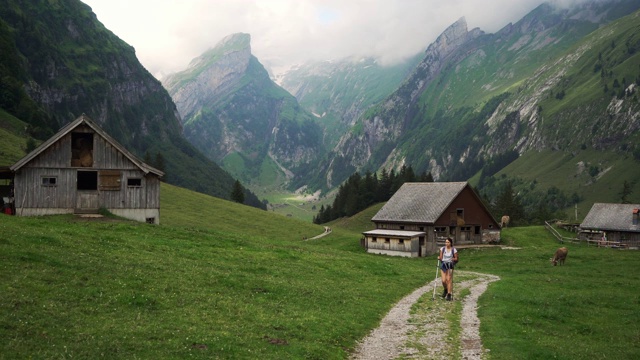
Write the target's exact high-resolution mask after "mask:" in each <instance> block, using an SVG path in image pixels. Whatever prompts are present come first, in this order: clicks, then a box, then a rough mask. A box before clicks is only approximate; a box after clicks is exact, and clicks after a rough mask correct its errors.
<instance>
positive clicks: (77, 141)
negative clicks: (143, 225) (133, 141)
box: [10, 114, 164, 224]
mask: <svg viewBox="0 0 640 360" xmlns="http://www.w3.org/2000/svg"><path fill="white" fill-rule="evenodd" d="M10 169H11V171H13V172H14V184H13V187H14V189H13V191H14V196H15V198H14V199H15V214H16V215H18V216H34V215H52V214H69V213H97V212H98V211H99V209H101V208H104V209H106V210H108V211H109V212H111V213H113V214H115V215H118V216H121V217H124V218H128V219H132V220H136V221H142V222H147V223H153V224H159V223H160V178H161V177H162V176H163V175H164V174H163V172H162V171H160V170H157V169H155V168H153V167H151V166H149V165H147V164H145V163H144V162H142V161H140V160H139V159H138V158H136V157H135V156H134V155H133V154H131V153H130V152H129V151H127V150H126V149H125V148H124V147H122V145H120V144H118V143H117V142H116V141H115V140H114V139H113V138H111V137H110V136H109V135H108V134H107V133H105V132H104V131H103V130H102V129H101V128H100V127H99V126H98V125H97V124H96V123H94V122H93V121H92V120H91V119H89V117H88V116H86V115H84V114H83V115H82V116H80V117H78V118H77V119H76V120H74V121H73V122H71V123H69V124H67V125H66V126H64V127H63V128H62V129H60V131H59V132H58V133H57V134H55V135H54V136H53V137H51V138H50V139H49V140H47V141H45V142H44V143H42V144H41V145H40V146H39V147H38V148H36V149H35V150H33V151H32V152H30V153H29V154H27V155H26V156H25V157H24V158H22V159H20V160H19V161H18V162H17V163H15V164H14V165H13V166H11V167H10Z"/></svg>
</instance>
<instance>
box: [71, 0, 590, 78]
mask: <svg viewBox="0 0 640 360" xmlns="http://www.w3.org/2000/svg"><path fill="white" fill-rule="evenodd" d="M82 1H83V2H85V3H86V4H88V5H89V6H91V8H92V9H93V12H94V13H96V15H97V16H98V20H99V21H100V22H102V23H103V24H104V25H105V26H106V27H107V28H108V29H110V30H111V31H113V32H114V33H115V34H116V35H117V36H119V37H120V38H121V39H122V40H124V41H125V42H127V43H128V44H129V45H132V46H133V47H134V48H135V49H136V54H137V56H138V59H139V60H140V62H141V63H142V64H143V65H144V66H145V67H146V68H147V70H149V71H150V72H151V73H152V74H153V75H155V76H156V77H157V78H162V77H163V76H164V75H166V74H170V73H173V72H177V71H181V70H184V69H185V68H186V67H187V65H188V64H189V62H190V61H191V59H193V58H195V57H197V56H199V55H200V54H202V53H203V52H204V51H206V50H207V49H209V48H212V47H214V46H215V45H216V44H217V43H218V42H219V41H220V40H221V39H222V38H224V37H226V36H228V35H230V34H233V33H238V32H244V33H249V34H251V49H252V53H253V54H254V55H255V56H256V57H257V58H258V60H260V62H262V63H263V64H264V65H265V66H267V67H270V68H272V69H273V70H274V71H275V72H279V71H281V69H283V68H285V67H286V66H289V65H292V64H296V63H302V62H304V61H307V60H328V59H338V58H343V57H347V56H351V55H356V56H365V55H366V56H375V57H377V58H379V59H380V60H381V61H382V62H394V61H398V60H399V59H403V58H406V57H408V56H411V55H414V54H416V53H418V52H419V51H422V50H424V49H426V48H427V46H428V45H429V44H430V43H431V42H433V41H434V40H435V39H436V37H437V36H438V35H439V34H440V33H442V31H443V30H445V29H446V28H447V27H448V26H449V25H451V24H452V23H454V22H455V21H457V20H458V19H460V18H461V17H465V18H466V20H467V25H468V27H469V29H472V28H476V27H479V28H480V29H482V30H483V31H485V32H487V33H494V32H496V31H498V30H500V29H501V28H502V27H504V26H505V25H507V24H508V23H510V22H516V21H518V20H519V19H520V18H522V17H523V16H524V15H526V14H527V13H528V12H529V11H531V10H532V9H534V8H535V7H536V6H538V5H539V4H540V3H542V0H253V1H249V0H82ZM563 1H565V2H566V1H571V2H574V1H578V0H563Z"/></svg>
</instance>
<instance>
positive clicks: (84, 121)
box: [10, 114, 164, 177]
mask: <svg viewBox="0 0 640 360" xmlns="http://www.w3.org/2000/svg"><path fill="white" fill-rule="evenodd" d="M82 124H85V125H87V126H89V127H90V128H91V129H93V131H95V132H96V133H97V134H98V135H100V136H102V137H103V138H104V139H105V140H106V141H107V142H109V143H110V144H111V145H113V146H114V147H115V148H116V149H118V151H120V152H121V153H122V154H123V155H124V156H125V157H126V158H127V159H129V160H130V161H131V162H132V163H134V164H135V165H136V166H137V167H138V168H139V169H140V170H142V171H143V172H144V173H145V174H148V173H152V174H155V175H158V176H160V177H162V176H163V175H164V173H163V172H162V171H160V170H158V169H156V168H154V167H152V166H150V165H148V164H146V163H144V162H142V161H141V160H140V159H138V158H137V157H136V156H135V155H133V154H132V153H130V152H129V151H128V150H127V149H125V148H124V146H122V145H120V144H119V143H118V142H117V141H116V140H115V139H114V138H112V137H111V136H110V135H109V134H107V133H106V132H105V131H104V130H102V128H100V126H98V125H97V124H96V123H94V122H93V120H91V119H90V118H89V117H88V116H87V115H85V114H82V115H80V116H79V117H78V118H77V119H75V120H74V121H72V122H70V123H68V124H67V125H65V126H63V127H62V128H61V129H60V131H58V133H56V134H55V135H53V136H52V137H51V138H49V139H48V140H47V141H45V142H43V143H42V144H40V146H38V147H37V148H35V149H34V150H33V151H32V152H30V153H29V154H27V155H26V156H25V157H23V158H22V159H20V160H18V162H16V163H15V164H13V165H12V166H11V167H10V169H11V171H14V172H15V171H18V170H20V168H22V167H23V166H24V165H26V164H28V163H29V162H30V161H31V160H33V159H35V158H36V157H37V156H38V155H40V154H41V153H42V152H43V151H45V150H46V149H48V148H49V147H50V146H51V145H53V144H55V143H56V142H57V141H59V140H60V139H61V138H63V137H64V136H65V135H67V134H68V133H70V132H71V131H73V129H75V128H77V127H78V126H80V125H82Z"/></svg>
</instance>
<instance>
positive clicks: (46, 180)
mask: <svg viewBox="0 0 640 360" xmlns="http://www.w3.org/2000/svg"><path fill="white" fill-rule="evenodd" d="M56 185H58V178H57V177H55V176H43V177H42V186H56Z"/></svg>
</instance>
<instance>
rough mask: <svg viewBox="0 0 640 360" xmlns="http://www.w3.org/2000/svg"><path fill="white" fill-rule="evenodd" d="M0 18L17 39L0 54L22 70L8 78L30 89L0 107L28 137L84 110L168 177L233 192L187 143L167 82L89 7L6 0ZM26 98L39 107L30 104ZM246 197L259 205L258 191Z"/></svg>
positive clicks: (1, 31) (8, 36) (71, 1)
mask: <svg viewBox="0 0 640 360" xmlns="http://www.w3.org/2000/svg"><path fill="white" fill-rule="evenodd" d="M0 22H2V24H3V26H1V27H0V35H1V36H2V39H3V41H4V40H7V41H8V43H13V44H15V47H13V48H6V49H9V51H11V52H12V54H7V53H2V54H0V59H1V60H2V63H3V65H4V64H5V61H9V62H8V63H10V64H12V63H13V62H12V61H11V59H13V58H17V59H19V61H18V65H17V66H19V70H20V71H15V70H14V71H12V72H11V74H8V75H6V76H13V77H14V78H13V80H12V81H18V82H20V83H22V89H24V90H25V92H26V94H27V95H26V97H25V98H24V99H22V100H19V101H17V102H18V104H17V105H15V104H14V105H15V106H13V105H12V104H10V103H4V102H3V103H2V105H3V108H4V109H5V110H7V111H8V112H9V113H11V114H12V115H14V116H16V117H18V118H19V119H21V120H23V121H25V122H27V123H28V124H29V134H30V135H31V136H33V137H38V138H39V139H40V140H44V139H46V138H47V137H48V136H49V135H51V134H53V133H54V132H55V131H57V130H58V128H59V127H61V126H62V125H64V124H66V123H68V122H70V121H72V120H74V119H75V118H76V117H77V116H79V115H81V114H82V113H85V114H87V115H88V116H89V117H91V118H92V119H93V120H95V121H96V122H97V123H99V124H100V126H101V127H102V128H103V129H104V130H106V131H107V132H108V133H109V134H110V135H111V136H113V137H114V138H115V139H116V140H118V141H119V142H120V143H122V144H123V145H124V146H125V147H127V148H128V149H129V150H131V151H132V152H133V153H135V154H136V155H138V156H140V157H141V158H143V157H145V158H147V160H148V161H150V160H153V164H152V165H156V166H159V167H160V166H161V167H163V170H164V171H165V172H166V176H165V178H164V180H165V181H167V182H169V183H172V184H176V185H180V186H184V187H187V188H191V189H194V190H198V191H200V192H204V193H208V194H211V195H214V196H218V197H222V198H229V196H230V193H231V189H232V186H233V182H234V179H233V178H232V177H231V176H230V175H229V174H228V173H226V172H224V171H223V170H222V169H221V168H220V167H218V166H217V165H216V164H215V163H214V162H212V161H210V160H208V159H207V158H206V157H204V156H203V154H201V153H199V152H198V151H196V150H195V149H194V147H193V146H192V145H191V144H189V142H188V141H187V140H186V139H185V138H184V136H183V135H182V125H181V122H180V116H179V114H178V111H177V109H176V106H175V104H174V103H173V101H172V100H171V97H170V96H169V94H168V93H167V91H166V90H165V89H164V87H163V86H162V84H161V83H160V82H159V81H158V80H156V79H155V78H154V77H153V76H152V75H151V74H150V73H149V72H148V71H147V70H146V69H145V68H144V67H143V66H142V65H141V64H140V62H139V61H138V60H137V58H136V55H135V50H134V49H133V48H132V47H131V46H129V45H127V44H126V43H124V42H123V41H122V40H120V39H119V38H118V37H117V36H115V35H114V34H113V33H111V32H110V31H109V30H107V29H106V28H105V27H104V26H103V25H102V24H101V23H100V22H99V21H98V20H97V18H96V15H95V14H94V13H93V12H92V11H91V8H90V7H88V6H87V5H85V4H83V3H82V2H80V1H77V0H62V1H42V0H29V1H14V0H7V1H4V2H3V5H2V6H1V7H0ZM5 29H6V31H5ZM12 66H13V65H12ZM13 67H15V66H13ZM3 77H4V75H3ZM4 78H5V79H6V77H4ZM3 81H4V80H3ZM26 100H28V101H30V102H32V103H33V104H35V105H28V106H30V108H26V109H25V106H26V105H25V104H27V102H26ZM14 102H15V101H14ZM34 129H37V130H34ZM212 178H215V179H216V180H215V181H211V180H210V179H212ZM247 198H248V199H249V202H251V203H252V204H256V205H258V206H261V204H260V202H259V201H258V200H257V198H256V197H255V195H253V194H248V195H247Z"/></svg>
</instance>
